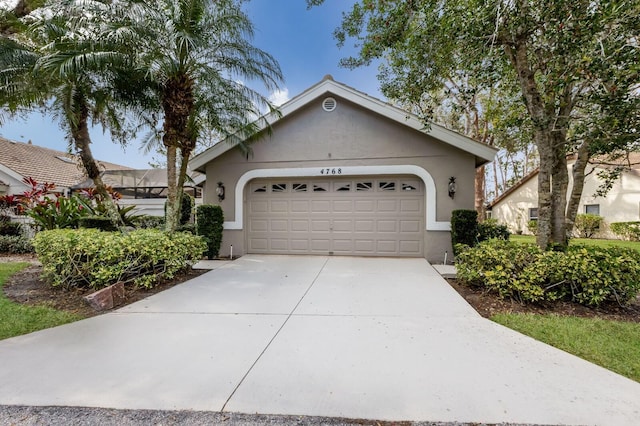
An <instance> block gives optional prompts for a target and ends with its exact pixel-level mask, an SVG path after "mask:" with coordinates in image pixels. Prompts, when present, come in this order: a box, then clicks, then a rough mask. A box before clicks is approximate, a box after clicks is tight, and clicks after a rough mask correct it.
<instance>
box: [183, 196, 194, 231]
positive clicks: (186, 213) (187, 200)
mask: <svg viewBox="0 0 640 426" xmlns="http://www.w3.org/2000/svg"><path fill="white" fill-rule="evenodd" d="M193 204H194V200H193V197H192V196H191V195H189V194H187V193H185V192H183V193H182V203H181V205H180V225H186V224H187V223H189V222H190V221H191V214H192V213H193Z"/></svg>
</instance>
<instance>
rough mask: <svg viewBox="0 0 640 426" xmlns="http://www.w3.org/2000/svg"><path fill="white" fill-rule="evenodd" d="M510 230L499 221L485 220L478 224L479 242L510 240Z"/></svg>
mask: <svg viewBox="0 0 640 426" xmlns="http://www.w3.org/2000/svg"><path fill="white" fill-rule="evenodd" d="M509 235H511V234H510V233H509V228H507V227H506V226H505V225H500V224H499V223H498V220H497V219H485V220H484V222H481V223H479V224H478V241H486V240H490V239H493V238H496V239H499V240H508V239H509Z"/></svg>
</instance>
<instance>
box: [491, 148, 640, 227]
mask: <svg viewBox="0 0 640 426" xmlns="http://www.w3.org/2000/svg"><path fill="white" fill-rule="evenodd" d="M573 162H574V160H573V159H570V160H568V163H569V164H568V167H569V189H568V191H569V192H570V191H571V187H572V185H573V177H572V175H571V167H572V164H573ZM618 163H619V165H625V164H626V167H625V168H624V170H623V172H622V174H621V176H620V178H619V179H618V180H617V181H615V183H614V184H613V186H612V187H611V189H610V190H609V191H608V192H607V194H606V196H604V197H602V196H598V195H597V194H596V193H597V191H598V188H599V187H600V186H601V185H602V183H603V180H602V179H601V178H600V177H598V173H599V172H600V171H603V170H606V169H610V168H611V167H615V165H611V164H606V163H598V162H594V163H593V164H589V165H588V166H587V169H586V170H585V174H586V176H585V182H584V189H583V191H582V198H581V200H580V204H579V206H578V214H580V213H592V214H597V215H600V216H602V217H603V218H604V221H605V223H614V222H632V221H638V220H640V152H632V153H630V154H629V155H628V157H625V158H624V159H621V160H618ZM489 209H490V212H491V213H490V216H491V217H492V218H494V219H497V220H498V222H499V223H502V224H504V225H507V227H508V228H509V230H510V231H511V232H516V233H519V232H522V233H525V234H530V233H531V232H530V231H529V230H528V228H527V223H528V222H529V221H530V220H537V218H538V171H537V170H534V171H533V172H531V173H530V174H529V175H527V176H525V177H524V178H523V179H521V180H520V181H519V182H518V183H516V184H515V185H513V186H512V187H511V188H509V189H508V190H507V191H505V192H504V193H503V194H502V195H500V196H499V197H497V198H496V199H495V200H493V202H491V204H490V205H489ZM602 236H605V237H615V235H612V234H611V233H609V232H607V231H606V227H605V229H604V230H603V232H602Z"/></svg>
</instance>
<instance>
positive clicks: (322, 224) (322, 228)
mask: <svg viewBox="0 0 640 426" xmlns="http://www.w3.org/2000/svg"><path fill="white" fill-rule="evenodd" d="M329 231H331V221H330V220H318V219H311V232H329Z"/></svg>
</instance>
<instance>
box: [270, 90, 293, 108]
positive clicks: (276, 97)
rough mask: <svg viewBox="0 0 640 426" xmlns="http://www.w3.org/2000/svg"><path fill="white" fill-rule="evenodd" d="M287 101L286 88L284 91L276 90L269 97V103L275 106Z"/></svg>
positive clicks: (287, 91) (287, 93)
mask: <svg viewBox="0 0 640 426" xmlns="http://www.w3.org/2000/svg"><path fill="white" fill-rule="evenodd" d="M288 100H289V89H287V88H286V87H285V88H284V89H278V90H276V91H275V92H273V93H271V94H270V95H269V101H270V102H271V103H272V104H274V105H276V106H280V105H282V104H283V103H285V102H287V101H288Z"/></svg>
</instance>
